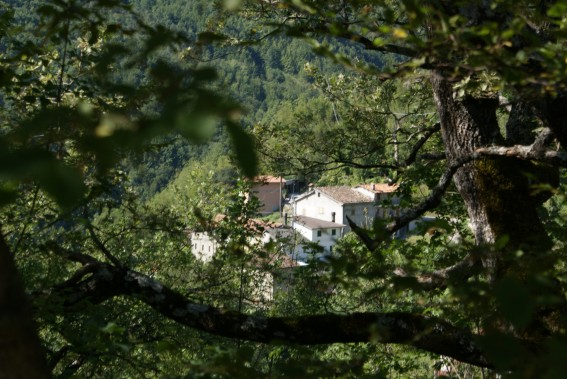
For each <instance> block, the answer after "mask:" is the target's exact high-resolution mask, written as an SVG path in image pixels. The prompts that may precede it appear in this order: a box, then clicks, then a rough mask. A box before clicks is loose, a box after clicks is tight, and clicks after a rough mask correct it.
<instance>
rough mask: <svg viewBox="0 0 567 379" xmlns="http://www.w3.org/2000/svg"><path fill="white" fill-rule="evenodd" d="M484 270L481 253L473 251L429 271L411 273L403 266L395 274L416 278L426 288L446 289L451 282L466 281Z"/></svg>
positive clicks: (401, 276)
mask: <svg viewBox="0 0 567 379" xmlns="http://www.w3.org/2000/svg"><path fill="white" fill-rule="evenodd" d="M481 270H482V260H481V254H479V253H478V252H471V253H469V254H467V255H466V256H465V258H464V259H463V260H461V261H460V262H457V263H455V264H454V265H452V266H449V267H446V268H443V269H440V270H436V271H433V272H428V273H420V274H417V275H415V274H409V273H407V272H406V271H405V270H404V269H403V268H397V269H395V270H394V276H396V277H400V278H414V279H416V281H417V282H418V283H419V284H420V285H421V286H422V289H424V290H433V289H445V288H447V286H448V285H449V284H450V283H451V282H455V281H459V282H464V281H465V280H466V279H468V278H470V277H472V276H474V275H476V274H479V273H480V272H481Z"/></svg>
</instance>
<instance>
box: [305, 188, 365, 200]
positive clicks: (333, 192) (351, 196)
mask: <svg viewBox="0 0 567 379" xmlns="http://www.w3.org/2000/svg"><path fill="white" fill-rule="evenodd" d="M315 191H320V192H321V193H323V194H325V195H327V196H329V197H330V198H331V199H333V200H335V201H337V202H339V203H342V204H352V203H373V202H374V198H371V197H369V196H366V195H365V194H363V193H361V192H359V191H356V190H355V189H353V188H352V187H349V186H329V187H317V188H315Z"/></svg>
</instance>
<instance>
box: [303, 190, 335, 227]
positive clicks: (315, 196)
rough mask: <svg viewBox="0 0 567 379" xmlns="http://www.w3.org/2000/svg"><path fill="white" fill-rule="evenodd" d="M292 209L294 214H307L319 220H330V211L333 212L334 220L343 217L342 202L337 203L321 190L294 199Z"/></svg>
mask: <svg viewBox="0 0 567 379" xmlns="http://www.w3.org/2000/svg"><path fill="white" fill-rule="evenodd" d="M294 208H295V209H294V211H295V215H296V216H307V217H312V218H316V219H319V220H325V221H332V217H333V216H332V213H333V212H335V222H341V220H342V219H343V207H342V204H340V203H337V202H336V201H335V200H333V199H331V198H330V197H328V196H327V195H325V194H324V193H321V192H317V191H313V192H311V193H308V194H306V195H305V196H304V197H300V198H298V199H297V200H296V201H295V204H294Z"/></svg>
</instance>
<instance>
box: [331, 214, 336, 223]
mask: <svg viewBox="0 0 567 379" xmlns="http://www.w3.org/2000/svg"><path fill="white" fill-rule="evenodd" d="M335 216H336V213H335V212H331V222H335Z"/></svg>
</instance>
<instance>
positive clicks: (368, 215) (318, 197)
mask: <svg viewBox="0 0 567 379" xmlns="http://www.w3.org/2000/svg"><path fill="white" fill-rule="evenodd" d="M367 192H368V191H367ZM376 211H377V208H376V207H375V205H374V202H372V201H369V202H367V203H346V204H343V203H339V202H337V201H336V200H334V199H333V198H331V197H329V196H327V195H326V194H324V193H322V192H318V191H317V190H315V191H313V192H312V193H310V194H307V195H306V196H304V197H300V198H299V199H297V200H296V202H295V203H294V212H295V215H297V216H307V217H312V218H316V219H319V220H325V221H332V220H333V212H334V213H335V221H334V222H336V223H342V224H344V225H346V227H345V232H346V231H348V230H350V228H349V227H348V221H347V219H346V216H348V217H350V219H351V220H353V221H354V222H355V223H356V224H357V225H359V226H362V227H370V226H371V225H372V220H373V219H374V217H375V216H376Z"/></svg>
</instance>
